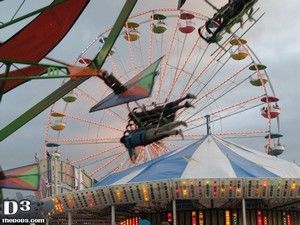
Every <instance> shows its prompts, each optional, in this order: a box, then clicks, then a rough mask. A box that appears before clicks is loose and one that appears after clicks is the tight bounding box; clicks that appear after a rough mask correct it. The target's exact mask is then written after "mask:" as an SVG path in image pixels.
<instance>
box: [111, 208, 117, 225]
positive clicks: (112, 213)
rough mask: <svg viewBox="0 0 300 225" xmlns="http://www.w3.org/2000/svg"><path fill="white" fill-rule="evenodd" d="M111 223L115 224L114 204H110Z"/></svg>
mask: <svg viewBox="0 0 300 225" xmlns="http://www.w3.org/2000/svg"><path fill="white" fill-rule="evenodd" d="M111 225H116V214H115V206H114V205H112V206H111Z"/></svg>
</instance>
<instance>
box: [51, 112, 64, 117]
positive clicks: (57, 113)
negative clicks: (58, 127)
mask: <svg viewBox="0 0 300 225" xmlns="http://www.w3.org/2000/svg"><path fill="white" fill-rule="evenodd" d="M51 116H53V117H64V116H65V114H64V113H63V112H56V111H52V112H51Z"/></svg>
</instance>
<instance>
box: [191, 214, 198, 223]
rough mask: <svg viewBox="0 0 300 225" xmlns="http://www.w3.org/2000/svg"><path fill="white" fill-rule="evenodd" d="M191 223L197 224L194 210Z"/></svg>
mask: <svg viewBox="0 0 300 225" xmlns="http://www.w3.org/2000/svg"><path fill="white" fill-rule="evenodd" d="M192 225H197V216H196V211H192Z"/></svg>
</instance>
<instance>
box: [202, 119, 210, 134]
mask: <svg viewBox="0 0 300 225" xmlns="http://www.w3.org/2000/svg"><path fill="white" fill-rule="evenodd" d="M204 117H205V118H206V132H207V135H210V134H211V132H210V125H209V123H210V115H206V116H204Z"/></svg>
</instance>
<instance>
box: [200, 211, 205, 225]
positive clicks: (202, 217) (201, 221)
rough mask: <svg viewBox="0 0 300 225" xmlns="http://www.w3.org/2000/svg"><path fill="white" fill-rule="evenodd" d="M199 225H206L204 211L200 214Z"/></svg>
mask: <svg viewBox="0 0 300 225" xmlns="http://www.w3.org/2000/svg"><path fill="white" fill-rule="evenodd" d="M199 225H204V214H203V212H202V211H200V212H199Z"/></svg>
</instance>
